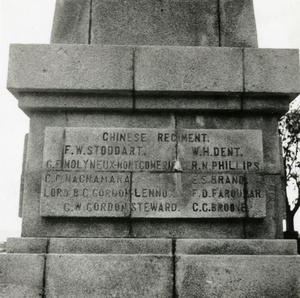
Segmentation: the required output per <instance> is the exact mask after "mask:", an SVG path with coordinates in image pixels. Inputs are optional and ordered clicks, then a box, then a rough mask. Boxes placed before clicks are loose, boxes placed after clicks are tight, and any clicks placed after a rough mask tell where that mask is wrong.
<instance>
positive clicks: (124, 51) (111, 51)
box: [7, 44, 133, 94]
mask: <svg viewBox="0 0 300 298" xmlns="http://www.w3.org/2000/svg"><path fill="white" fill-rule="evenodd" d="M49 62H51V63H49ZM132 65H133V49H132V48H130V47H125V46H123V47H120V46H100V45H63V44H61V45H56V44H52V45H21V44H14V45H11V47H10V60H9V70H8V81H7V88H8V89H9V90H10V91H11V92H21V91H37V92H38V91H44V92H45V91H49V90H51V91H70V90H73V91H81V92H84V91H89V92H91V91H95V90H97V91H98V92H99V93H101V91H102V92H104V93H105V92H107V91H110V92H112V93H118V92H119V91H125V92H126V91H127V93H128V92H129V91H132V89H133V79H132V77H133V71H132ZM125 94H126V93H125Z"/></svg>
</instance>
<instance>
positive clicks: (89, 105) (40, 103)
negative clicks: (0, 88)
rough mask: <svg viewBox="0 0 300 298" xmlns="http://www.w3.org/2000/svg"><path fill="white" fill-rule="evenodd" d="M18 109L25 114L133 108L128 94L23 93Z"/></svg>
mask: <svg viewBox="0 0 300 298" xmlns="http://www.w3.org/2000/svg"><path fill="white" fill-rule="evenodd" d="M124 95H125V96H124ZM18 99H19V108H20V109H22V110H23V111H25V112H30V111H31V112H34V111H37V110H44V111H53V110H55V111H56V110H58V109H59V110H68V111H70V110H72V111H80V110H84V111H85V112H86V111H87V110H90V111H96V110H100V111H103V110H120V109H122V110H129V109H132V108H133V99H132V96H131V95H130V94H127V93H126V92H124V94H123V95H121V94H108V93H107V94H104V93H102V94H100V95H99V94H95V93H90V94H86V93H77V94H75V93H63V94H62V93H57V94H55V93H38V92H23V93H22V94H21V95H18Z"/></svg>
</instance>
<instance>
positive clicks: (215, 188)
mask: <svg viewBox="0 0 300 298" xmlns="http://www.w3.org/2000/svg"><path fill="white" fill-rule="evenodd" d="M132 181H133V182H132V203H131V217H133V218H239V217H251V218H263V217H265V216H266V196H265V192H264V185H263V177H261V176H259V175H246V176H245V175H242V174H239V173H235V174H228V173H220V174H214V173H209V172H208V173H207V172H203V173H202V174H187V173H163V174H158V173H143V174H142V173H139V174H133V178H132Z"/></svg>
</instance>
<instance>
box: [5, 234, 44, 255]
mask: <svg viewBox="0 0 300 298" xmlns="http://www.w3.org/2000/svg"><path fill="white" fill-rule="evenodd" d="M47 246H48V239H47V238H8V239H7V244H6V251H7V253H33V254H41V253H47Z"/></svg>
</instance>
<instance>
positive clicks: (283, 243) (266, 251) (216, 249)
mask: <svg viewBox="0 0 300 298" xmlns="http://www.w3.org/2000/svg"><path fill="white" fill-rule="evenodd" d="M175 254H176V255H181V254H182V255H296V254H297V241H296V240H256V239H251V240H249V239H238V240H235V239H178V240H176V250H175Z"/></svg>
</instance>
